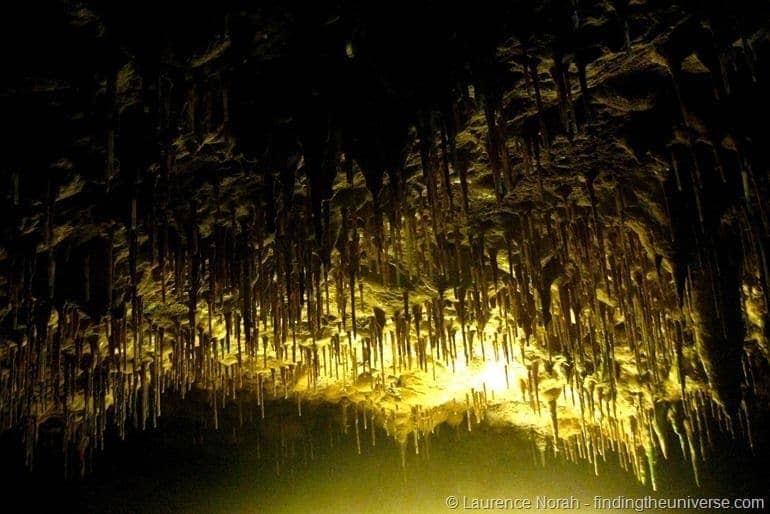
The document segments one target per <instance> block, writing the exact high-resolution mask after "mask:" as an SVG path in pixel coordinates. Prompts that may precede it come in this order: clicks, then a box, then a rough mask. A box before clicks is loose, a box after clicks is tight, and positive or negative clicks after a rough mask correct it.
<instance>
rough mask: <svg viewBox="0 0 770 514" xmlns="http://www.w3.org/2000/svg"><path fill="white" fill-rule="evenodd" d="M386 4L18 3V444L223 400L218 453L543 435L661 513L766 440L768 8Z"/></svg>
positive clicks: (10, 139) (14, 301)
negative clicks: (707, 465)
mask: <svg viewBox="0 0 770 514" xmlns="http://www.w3.org/2000/svg"><path fill="white" fill-rule="evenodd" d="M359 4H360V2H348V1H346V0H340V1H336V2H332V1H320V2H314V3H311V4H307V3H306V2H299V1H297V2H294V1H285V0H284V1H274V2H258V3H254V2H240V1H237V0H229V1H219V2H211V3H209V4H205V3H200V2H198V3H196V2H193V3H190V2H148V1H143V0H142V1H138V2H137V1H133V2H126V1H122V0H121V1H111V2H104V1H96V0H93V1H82V2H76V1H72V0H67V1H64V0H62V1H50V2H47V3H46V5H44V6H42V5H33V4H32V3H29V2H16V3H14V5H13V7H12V8H10V9H11V12H9V13H7V16H6V19H7V20H8V21H9V22H10V25H12V26H11V27H9V30H7V31H3V34H2V36H0V37H2V38H3V44H2V47H3V48H4V50H5V51H6V52H7V56H6V57H5V58H4V59H3V62H4V68H5V70H4V72H3V75H4V79H5V80H3V84H2V85H0V105H2V112H3V122H4V124H5V126H6V129H7V131H6V135H5V136H4V138H3V151H2V152H0V183H2V202H0V430H15V431H19V432H20V433H21V434H22V439H23V444H24V445H25V447H26V455H27V463H28V465H30V466H33V465H34V463H35V459H36V448H37V446H38V443H39V442H40V441H41V439H49V440H51V439H55V440H56V441H59V442H60V444H61V447H62V449H63V450H64V453H65V455H66V458H67V459H69V460H72V461H73V462H80V461H83V460H87V459H88V458H89V456H90V455H91V454H92V453H93V452H94V451H97V450H98V448H100V447H101V446H102V444H103V441H104V433H105V430H106V429H107V428H108V427H111V426H114V427H116V428H117V429H118V430H119V431H121V433H123V432H124V431H125V430H126V429H127V428H128V427H131V426H133V427H141V428H144V427H147V428H149V427H152V426H154V425H155V424H156V423H157V419H158V417H159V416H161V415H162V414H163V407H164V397H165V396H166V395H165V393H166V392H170V391H175V392H177V393H180V394H181V396H182V397H184V396H185V395H186V394H187V393H188V392H190V391H191V390H196V391H204V392H205V394H206V395H207V398H208V402H207V403H208V410H207V412H206V414H205V416H206V417H207V419H208V420H209V422H210V423H211V425H212V426H217V424H218V416H219V413H220V412H221V411H222V409H223V408H225V407H226V406H228V405H231V404H233V403H238V402H241V401H243V398H244V397H247V398H252V399H254V401H256V402H257V403H258V405H259V406H260V409H261V411H262V415H263V416H264V412H265V409H270V405H271V402H272V401H273V400H275V399H279V398H281V399H282V398H289V399H291V400H292V401H296V404H297V410H298V413H299V414H301V413H302V409H303V407H304V405H305V404H318V403H326V402H331V403H335V404H337V403H338V404H340V405H341V407H340V408H341V409H343V410H345V412H346V413H347V414H346V416H351V417H353V418H354V420H355V421H354V422H353V421H350V423H351V424H352V426H354V428H355V435H356V440H357V442H358V444H359V447H360V444H362V443H361V439H363V438H364V435H363V434H362V433H361V432H362V431H365V430H366V429H367V428H368V429H369V430H371V433H372V444H375V440H374V426H378V427H384V429H385V430H386V431H387V432H388V433H389V434H390V435H391V436H392V437H395V438H396V439H398V440H399V441H400V442H402V444H403V445H404V448H406V447H410V448H413V450H414V451H418V452H419V451H420V450H421V449H422V446H423V445H424V444H426V441H427V440H429V438H430V434H431V432H432V431H433V430H434V429H435V428H436V427H437V426H438V425H440V424H442V423H447V424H449V425H452V426H458V425H462V426H467V428H468V429H472V427H473V425H474V424H476V423H480V422H486V423H490V424H493V425H505V426H515V427H519V428H521V429H523V430H526V431H529V432H530V433H531V436H532V438H533V440H534V441H535V442H536V443H537V445H538V446H539V447H540V448H541V449H542V450H543V451H553V452H557V453H562V454H564V455H565V456H566V457H567V458H570V459H587V460H589V461H591V462H594V463H596V462H598V460H600V459H602V458H604V457H605V456H606V454H607V452H610V451H614V452H616V453H617V454H618V456H619V458H620V460H621V463H622V464H623V465H624V466H625V467H626V468H628V469H629V470H631V471H632V472H633V473H635V474H636V476H637V477H638V478H639V479H640V480H643V481H647V482H648V483H649V484H650V485H651V486H652V487H655V485H656V484H655V471H656V469H657V468H658V467H659V466H661V465H664V464H663V462H665V459H666V458H667V457H668V455H669V454H670V453H671V452H682V453H683V454H684V455H685V458H686V459H687V460H688V461H689V462H690V463H691V465H692V468H693V472H694V474H695V477H696V480H697V476H698V472H699V466H702V465H704V461H706V460H707V456H708V451H709V445H710V444H711V443H710V441H711V438H712V435H713V434H714V433H716V432H718V431H721V432H725V433H729V434H732V435H733V436H734V437H735V438H736V439H739V440H740V444H746V445H762V444H765V443H766V442H767V441H764V440H763V438H762V437H761V434H763V433H764V431H765V430H766V429H767V414H768V395H769V394H770V391H769V390H768V385H769V384H770V381H768V377H770V374H769V372H770V370H769V369H768V359H769V358H770V346H769V345H768V335H769V334H768V330H769V327H768V322H769V321H770V320H769V319H768V307H769V306H770V303H769V298H770V296H768V295H769V292H770V282H769V278H768V277H769V276H770V268H769V267H768V263H769V260H768V259H770V256H768V252H769V251H770V239H768V237H769V236H770V225H768V223H769V221H768V215H770V210H769V209H770V207H769V205H768V204H769V203H770V196H769V195H768V171H769V170H770V161H769V160H768V159H769V158H770V152H768V149H769V148H770V131H768V130H767V123H766V121H767V119H768V118H770V101H769V100H768V94H767V93H768V91H769V89H768V87H770V75H769V72H768V69H769V68H768V63H769V62H770V34H769V33H768V29H769V28H770V23H768V22H769V21H770V6H769V5H766V3H765V2H758V1H753V0H743V1H730V2H728V1H720V0H708V1H704V0H699V1H694V0H693V1H678V2H664V1H654V0H630V1H629V0H543V1H535V0H515V1H511V2H491V1H490V2H480V3H479V2H475V3H472V4H467V5H455V4H453V3H451V2H418V3H417V5H415V4H414V3H413V2H385V3H375V4H372V5H366V6H364V5H359ZM359 418H360V419H362V426H361V427H359ZM364 444H366V439H364ZM64 468H65V469H68V470H73V469H83V468H82V466H77V465H75V464H72V465H65V466H64Z"/></svg>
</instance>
